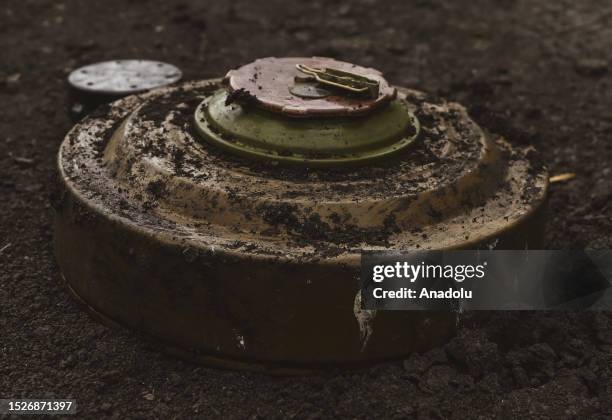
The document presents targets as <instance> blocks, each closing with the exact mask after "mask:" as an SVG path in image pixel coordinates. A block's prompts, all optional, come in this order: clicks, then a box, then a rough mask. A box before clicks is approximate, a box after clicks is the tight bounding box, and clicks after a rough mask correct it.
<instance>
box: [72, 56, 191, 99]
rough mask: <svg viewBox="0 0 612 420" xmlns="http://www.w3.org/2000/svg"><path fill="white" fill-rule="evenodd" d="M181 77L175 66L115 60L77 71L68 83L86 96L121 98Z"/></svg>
mask: <svg viewBox="0 0 612 420" xmlns="http://www.w3.org/2000/svg"><path fill="white" fill-rule="evenodd" d="M182 76H183V73H182V72H181V70H180V69H178V68H177V67H176V66H173V65H172V64H168V63H162V62H160V61H150V60H115V61H105V62H102V63H96V64H90V65H88V66H84V67H81V68H78V69H76V70H75V71H73V72H72V73H70V76H68V83H70V85H71V86H72V87H73V88H74V89H77V90H79V91H82V92H87V93H90V94H100V95H109V96H125V95H130V94H133V93H139V92H143V91H146V90H149V89H154V88H158V87H161V86H165V85H168V84H171V83H174V82H177V81H179V80H180V79H181V77H182Z"/></svg>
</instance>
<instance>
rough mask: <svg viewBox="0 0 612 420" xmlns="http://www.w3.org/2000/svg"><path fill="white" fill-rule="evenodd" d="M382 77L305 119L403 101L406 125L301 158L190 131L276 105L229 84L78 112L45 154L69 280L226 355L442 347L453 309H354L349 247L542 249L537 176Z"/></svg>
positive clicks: (116, 313) (346, 357)
mask: <svg viewBox="0 0 612 420" xmlns="http://www.w3.org/2000/svg"><path fill="white" fill-rule="evenodd" d="M230 75H231V74H230ZM366 82H367V80H366ZM356 85H357V86H360V85H359V84H358V83H356ZM290 88H291V87H290ZM321 89H325V90H326V89H328V87H327V86H321ZM298 91H299V92H300V93H301V92H302V91H303V89H299V90H298ZM393 91H394V94H393V95H394V96H393V98H392V99H390V100H389V101H388V103H387V104H384V105H382V106H380V107H375V108H376V109H372V110H371V112H369V113H367V115H358V116H337V115H336V116H326V117H321V116H316V117H312V118H315V119H313V120H310V121H307V122H306V121H303V123H305V124H310V125H311V129H312V130H314V131H310V132H311V133H318V134H317V135H320V134H321V132H323V131H325V130H323V131H320V130H322V127H324V126H325V125H326V124H328V123H330V122H329V120H328V119H327V118H340V120H338V121H337V122H338V123H339V124H340V126H342V124H347V125H348V126H350V125H351V124H355V123H357V120H350V121H349V120H345V121H342V120H341V119H342V118H363V119H366V120H367V119H370V118H373V120H370V121H376V118H381V117H380V116H381V115H382V114H380V113H385V112H389V109H390V107H398V109H401V110H404V111H402V112H404V117H401V118H399V119H398V120H397V121H404V122H406V121H409V122H410V124H409V125H410V126H411V127H412V128H413V129H412V130H410V129H409V130H408V131H405V130H404V131H402V130H400V131H401V133H400V131H397V132H396V131H393V130H391V131H392V133H391V134H390V135H389V136H390V137H389V138H392V139H393V140H392V141H390V143H389V142H387V143H385V141H383V140H381V139H383V138H384V137H385V136H378V137H377V136H375V137H376V139H375V140H373V141H372V142H367V141H366V142H365V143H367V147H365V149H360V150H358V151H355V150H353V149H352V147H353V146H354V145H353V144H352V143H351V142H350V141H348V142H346V143H347V146H346V148H342V147H340V149H336V150H334V151H332V152H328V151H327V150H323V152H321V151H320V149H318V147H321V146H320V145H316V144H315V145H314V146H313V147H310V148H309V147H306V148H303V150H301V151H300V150H297V151H296V154H297V155H299V157H300V159H299V160H298V161H297V162H292V161H286V160H284V159H283V157H286V153H283V152H281V153H279V149H278V147H280V146H279V145H278V144H277V143H274V142H272V143H274V144H272V145H267V143H266V142H265V136H264V137H262V136H259V137H258V136H257V135H253V134H252V133H251V134H248V133H246V134H244V136H245V137H240V136H241V135H243V134H242V133H236V132H234V133H233V134H232V135H228V134H227V133H222V131H219V130H217V131H215V130H212V131H211V134H208V133H207V132H206V130H205V129H204V130H203V126H205V125H206V124H208V123H207V122H206V121H204V122H202V119H204V120H206V118H207V117H205V116H203V114H206V113H207V112H208V113H209V115H208V117H210V115H213V114H214V115H216V116H217V117H218V116H227V114H226V113H225V111H223V109H222V108H223V107H228V108H229V107H231V108H232V109H231V111H228V110H226V111H228V112H229V113H230V114H232V115H233V116H232V118H234V117H236V116H237V115H238V118H242V117H241V115H242V116H244V115H243V114H246V115H247V119H248V118H251V117H252V115H251V113H255V114H256V118H255V117H253V118H255V119H253V120H248V122H252V121H257V118H259V119H260V120H259V121H263V120H265V118H266V114H265V113H266V112H270V115H269V118H270V120H273V121H278V118H281V117H282V115H281V113H282V112H281V113H279V112H278V111H274V110H269V109H264V108H265V107H258V106H257V105H255V106H254V104H253V103H249V102H248V101H246V102H245V101H231V100H230V101H228V103H227V104H226V98H227V96H228V95H231V93H232V92H235V90H232V87H231V86H228V84H227V80H226V81H225V83H224V82H222V81H221V80H208V81H201V82H196V83H189V84H184V85H182V86H179V87H176V88H164V89H161V90H157V91H153V92H150V93H147V94H144V95H141V96H131V97H127V98H125V99H122V100H120V101H118V102H115V103H113V104H112V105H110V106H109V107H108V108H107V109H104V110H100V111H98V112H96V113H95V114H94V115H91V116H90V117H88V118H86V119H85V120H84V121H82V122H81V123H79V124H78V125H77V126H76V127H74V129H73V130H72V131H71V132H70V133H69V134H68V136H67V137H66V139H65V141H64V142H63V144H62V146H61V149H60V152H59V157H58V163H59V169H60V174H61V179H60V184H61V190H60V193H59V194H58V196H57V200H56V202H55V208H56V218H55V249H56V254H57V259H58V261H59V264H60V267H61V270H62V272H63V275H64V278H65V280H66V281H67V284H68V285H69V288H70V290H71V291H72V292H73V293H74V294H75V295H76V296H77V297H78V298H79V299H80V300H81V301H82V302H83V303H84V304H85V305H86V308H87V309H88V310H89V311H90V312H91V313H93V314H95V315H97V316H98V317H100V318H102V319H103V320H105V321H107V322H113V323H117V324H120V325H123V326H127V327H129V328H132V329H135V330H137V331H140V332H142V333H145V334H147V335H149V336H151V337H154V338H156V339H157V340H159V341H160V342H161V343H163V344H164V345H165V346H166V347H167V348H168V349H170V350H174V351H175V352H178V353H179V354H181V355H183V356H185V357H189V358H191V359H194V360H198V361H202V362H207V363H213V364H218V365H223V366H230V367H246V368H250V369H265V370H268V371H271V369H279V368H280V369H281V371H283V372H284V371H287V369H293V368H297V369H302V368H310V367H313V366H325V365H330V364H334V365H339V364H340V365H352V364H361V363H365V362H372V361H376V360H384V359H390V358H396V357H401V356H404V355H406V354H409V353H411V352H414V351H424V350H426V349H428V348H431V347H433V346H436V345H439V344H441V343H443V342H444V341H446V340H447V339H448V338H449V337H450V336H451V335H452V334H453V331H454V327H455V324H456V314H454V313H452V312H426V311H421V312H416V311H378V312H373V311H364V310H362V309H361V306H360V298H359V283H358V278H359V264H360V252H361V250H388V249H391V250H396V251H402V250H414V249H421V250H423V249H453V248H463V249H466V248H486V247H493V246H496V247H497V248H519V249H523V248H525V247H528V248H538V246H539V245H540V240H541V236H542V230H543V220H542V207H543V206H542V205H543V203H544V202H545V196H546V190H547V174H546V171H545V169H544V168H543V167H542V166H541V165H540V164H538V163H537V162H536V161H535V160H534V159H533V158H532V156H533V153H532V151H531V150H530V149H529V148H526V147H519V146H511V145H510V144H509V143H508V142H507V141H506V140H504V139H503V138H500V137H499V136H496V135H491V134H488V133H486V132H485V131H483V130H482V129H481V128H480V127H478V125H477V124H476V123H474V122H473V121H472V120H471V119H470V118H469V116H468V115H467V113H466V111H465V109H464V108H463V107H461V106H460V105H458V104H455V103H448V102H444V101H434V100H430V99H428V97H427V96H426V95H424V94H422V93H420V92H416V91H412V90H407V89H400V88H398V89H397V91H395V88H393ZM359 100H362V99H359ZM215 101H216V102H215ZM211 104H214V106H216V107H218V108H219V109H217V110H212V111H211V110H210V107H211V106H212V105H211ZM219 111H223V112H219ZM211 113H212V114H211ZM217 117H214V118H213V120H214V122H215V123H217V122H218V121H219V120H218V119H217ZM302 117H303V116H302ZM413 117H414V119H413ZM286 118H288V119H287V126H288V127H289V128H290V129H295V130H298V128H296V127H297V126H294V124H298V122H296V120H295V118H297V117H295V116H287V117H286ZM290 118H294V119H290ZM366 120H363V121H366ZM208 122H210V120H208ZM242 122H244V121H242V120H241V123H242ZM264 122H265V121H264ZM277 125H278V124H277ZM317 125H320V126H319V127H317ZM289 128H287V129H289ZM383 128H384V127H383ZM275 129H279V127H276V128H275ZM280 129H286V127H285V128H283V127H281V128H280ZM336 129H338V126H336ZM370 129H371V128H370ZM224 130H229V131H231V130H235V127H232V126H227V127H225V128H224ZM316 130H319V131H316ZM374 131H375V132H377V131H376V130H374ZM383 131H384V130H383ZM417 132H418V135H416V134H417ZM219 133H222V135H220V134H219ZM274 133H276V134H274V135H277V134H278V132H274ZM347 133H349V134H347ZM350 133H353V134H354V132H353V131H351V130H348V131H342V130H341V134H342V136H345V135H348V136H349V140H350ZM406 133H409V134H410V135H406ZM215 136H218V138H220V139H222V140H224V141H227V142H229V143H231V142H232V141H234V142H238V143H242V142H243V141H244V142H246V140H244V138H248V139H251V140H252V139H253V138H255V140H256V141H259V142H260V143H257V145H258V146H257V147H261V148H263V149H264V150H265V151H266V153H271V154H272V155H271V156H269V159H262V158H256V159H252V158H251V156H249V153H232V152H231V150H228V149H229V148H224V147H222V146H221V147H219V145H218V144H216V143H215V139H214V137H215ZM413 137H414V138H413ZM298 138H301V139H302V140H303V141H304V142H306V143H308V142H311V143H312V141H313V139H312V138H311V137H308V135H304V136H302V135H301V134H300V136H298ZM323 138H324V137H323ZM406 138H410V139H411V141H410V142H409V143H410V145H409V147H401V148H399V149H398V150H397V151H395V152H394V153H390V154H389V155H388V156H386V157H384V158H383V159H378V160H374V161H372V162H369V163H367V164H364V162H356V165H333V164H332V165H327V164H324V165H318V164H317V162H315V163H314V165H313V166H314V167H312V166H310V165H309V163H310V161H311V160H315V161H316V160H318V159H329V158H330V156H331V158H335V157H337V156H338V155H339V154H340V155H344V157H346V155H351V154H353V155H359V154H360V153H361V152H362V151H363V150H367V151H369V152H371V151H372V150H374V149H377V150H378V149H380V147H383V148H384V147H387V146H388V145H389V144H393V143H394V142H401V141H402V139H406ZM277 140H278V141H281V140H282V136H279V137H278V138H277ZM249 141H250V140H249ZM364 141H365V140H364ZM261 142H263V143H261ZM281 143H282V141H281ZM297 143H299V142H297ZM250 144H251V145H253V144H255V143H253V142H251V143H250ZM313 144H314V143H313ZM281 146H283V145H282V144H281ZM313 148H315V149H316V150H317V153H316V155H315V156H310V155H309V153H311V152H312V150H313ZM292 150H293V149H292ZM338 150H340V151H338ZM369 152H368V153H369ZM319 163H320V162H319ZM357 163H359V164H357Z"/></svg>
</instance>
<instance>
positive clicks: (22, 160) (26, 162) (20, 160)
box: [11, 156, 36, 168]
mask: <svg viewBox="0 0 612 420" xmlns="http://www.w3.org/2000/svg"><path fill="white" fill-rule="evenodd" d="M11 158H13V161H14V162H15V163H16V164H17V165H19V166H21V167H22V168H27V167H30V166H32V165H34V163H36V161H35V160H34V159H30V158H26V157H20V156H11Z"/></svg>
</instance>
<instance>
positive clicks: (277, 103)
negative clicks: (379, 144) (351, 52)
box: [225, 57, 397, 117]
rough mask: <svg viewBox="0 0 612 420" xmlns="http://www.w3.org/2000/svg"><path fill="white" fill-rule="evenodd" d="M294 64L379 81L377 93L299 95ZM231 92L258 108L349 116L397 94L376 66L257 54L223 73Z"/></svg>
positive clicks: (303, 114)
mask: <svg viewBox="0 0 612 420" xmlns="http://www.w3.org/2000/svg"><path fill="white" fill-rule="evenodd" d="M297 64H304V65H306V66H309V67H316V68H332V69H336V70H342V71H346V72H350V73H354V74H357V75H361V76H365V77H368V78H370V79H375V80H378V81H379V93H378V96H377V97H375V98H372V97H367V96H360V95H354V94H348V93H346V92H342V91H339V90H331V93H330V95H329V96H325V97H323V98H307V97H300V96H297V95H294V94H292V93H291V88H292V87H294V85H295V83H296V81H295V77H296V76H299V77H304V76H305V74H304V73H302V72H300V71H299V70H298V69H297V68H296V65H297ZM225 78H226V81H227V83H228V85H229V88H230V92H236V91H240V92H241V93H242V95H240V96H241V97H244V96H245V95H246V96H248V95H250V96H252V97H254V98H255V99H256V101H253V102H254V103H256V104H257V105H258V106H260V107H261V108H264V109H267V110H269V111H273V112H279V113H282V114H285V115H287V116H294V117H311V116H348V115H363V114H367V113H369V112H371V111H372V110H374V109H376V108H378V107H380V106H382V105H384V104H386V103H388V102H390V101H391V100H392V99H394V98H395V96H396V95H397V92H396V89H395V88H394V87H392V86H390V85H389V83H388V82H387V81H386V80H385V79H384V78H383V77H382V73H381V72H379V71H378V70H375V69H372V68H367V67H361V66H357V65H355V64H350V63H345V62H343V61H337V60H334V59H332V58H324V57H311V58H303V57H290V58H276V57H267V58H260V59H258V60H256V61H254V62H252V63H250V64H246V65H244V66H242V67H240V68H238V69H236V70H230V71H229V72H228V73H227V75H226V76H225Z"/></svg>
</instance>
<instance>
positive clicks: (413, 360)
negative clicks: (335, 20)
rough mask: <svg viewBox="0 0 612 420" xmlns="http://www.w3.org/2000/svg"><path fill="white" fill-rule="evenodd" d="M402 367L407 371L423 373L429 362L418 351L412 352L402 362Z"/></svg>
mask: <svg viewBox="0 0 612 420" xmlns="http://www.w3.org/2000/svg"><path fill="white" fill-rule="evenodd" d="M403 365H404V369H405V370H406V372H408V373H423V372H425V370H426V369H427V368H428V367H429V366H430V365H431V363H430V362H429V361H428V360H427V359H426V358H425V357H423V355H421V354H419V353H413V354H411V355H410V357H409V358H408V359H406V360H404V362H403Z"/></svg>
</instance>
